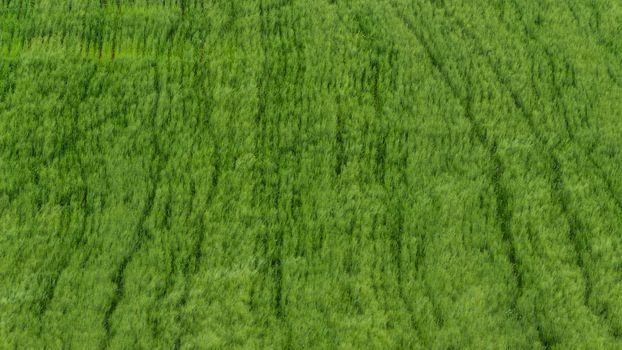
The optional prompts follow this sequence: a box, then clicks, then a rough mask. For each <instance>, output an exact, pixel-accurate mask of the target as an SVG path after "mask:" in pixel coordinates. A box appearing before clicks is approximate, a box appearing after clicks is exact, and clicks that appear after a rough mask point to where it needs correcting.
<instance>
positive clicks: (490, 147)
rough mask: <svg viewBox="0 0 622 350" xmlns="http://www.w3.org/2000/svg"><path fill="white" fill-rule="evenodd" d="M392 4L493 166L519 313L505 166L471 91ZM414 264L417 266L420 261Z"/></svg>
mask: <svg viewBox="0 0 622 350" xmlns="http://www.w3.org/2000/svg"><path fill="white" fill-rule="evenodd" d="M391 7H392V8H393V12H394V13H395V14H396V16H397V17H398V18H399V19H400V20H401V21H402V23H404V25H405V27H406V28H407V29H408V30H409V31H410V32H411V33H412V34H413V35H414V36H415V38H416V39H417V41H418V42H419V43H420V44H421V46H422V47H423V49H424V51H425V54H426V56H427V57H428V59H429V60H430V62H431V63H432V66H433V68H434V69H435V70H436V71H437V72H438V73H439V74H440V77H441V79H442V80H443V81H444V83H445V85H447V86H448V87H449V88H450V90H451V92H452V94H453V95H454V98H455V99H456V100H458V101H459V103H460V104H461V105H462V107H463V108H464V117H465V118H466V119H467V120H468V121H469V123H470V124H471V127H472V129H473V131H474V133H475V136H476V138H477V139H478V140H479V142H480V144H481V145H482V146H483V147H484V149H486V151H487V152H488V155H489V157H490V159H491V160H492V161H493V165H494V168H493V169H492V172H491V174H490V180H491V183H492V185H493V190H494V193H495V197H496V202H497V208H496V209H497V212H496V216H497V220H498V222H499V229H500V231H501V235H502V238H503V240H504V241H506V242H507V244H508V259H509V262H510V265H511V268H512V275H513V276H514V278H515V279H516V284H517V292H516V295H514V296H513V297H512V303H511V305H510V308H511V310H512V312H513V314H516V315H518V313H517V309H516V304H517V299H518V296H520V295H521V294H522V289H523V274H522V271H521V262H520V260H519V259H518V257H517V254H516V247H515V244H514V242H513V237H512V233H511V228H510V222H511V216H512V212H511V210H510V209H509V207H508V202H509V200H510V195H509V194H508V191H507V189H506V188H505V187H504V186H503V184H502V183H501V178H502V177H503V174H504V171H505V168H504V165H503V162H502V161H501V159H500V157H499V155H498V154H497V146H496V143H495V142H493V143H491V142H489V141H488V137H487V135H486V133H485V130H484V128H483V127H482V125H481V124H480V123H479V122H478V121H477V120H476V119H475V117H474V116H473V111H472V99H473V96H471V94H470V93H468V94H467V96H466V97H465V96H463V94H462V93H461V91H460V89H459V87H458V86H457V85H456V83H455V82H454V81H453V80H452V79H451V78H450V76H449V73H448V72H447V70H446V69H445V67H444V65H443V64H441V62H440V61H439V59H438V58H437V57H436V55H434V53H433V51H432V48H431V47H430V43H429V41H428V40H427V39H426V38H425V37H424V35H423V34H422V33H420V32H419V31H417V29H416V26H415V25H414V24H413V23H412V22H410V20H409V19H408V18H406V17H404V16H403V15H402V13H401V12H400V10H399V9H397V8H395V6H394V5H391ZM469 84H472V83H471V82H470V81H469ZM422 253H423V252H421V253H420V252H419V251H418V253H417V255H418V259H417V260H419V261H421V260H422V259H423V256H420V255H421V254H422ZM417 265H419V263H418V264H417ZM438 317H440V316H439V315H436V318H438ZM437 321H440V320H437Z"/></svg>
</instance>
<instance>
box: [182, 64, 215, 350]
mask: <svg viewBox="0 0 622 350" xmlns="http://www.w3.org/2000/svg"><path fill="white" fill-rule="evenodd" d="M200 61H201V62H202V64H205V57H204V56H203V55H202V56H201V59H200ZM204 75H205V74H204V73H203V71H201V73H200V74H199V75H198V76H199V77H198V79H197V81H198V82H199V83H200V82H202V81H205V77H204ZM212 87H213V85H211V84H210V85H209V89H208V94H207V95H208V101H209V100H211V99H212V98H213V91H212ZM203 107H204V108H205V113H206V114H207V115H208V116H210V117H211V116H212V114H213V108H212V107H213V105H212V104H211V103H209V102H205V101H203ZM200 110H201V109H200ZM201 115H203V114H202V113H201ZM209 126H210V124H209V119H208V122H206V123H202V124H201V127H200V128H198V129H197V133H196V134H197V135H202V134H203V133H204V132H205V129H208V131H209V134H210V137H211V140H216V137H215V135H214V133H213V129H212V128H210V127H209ZM199 138H200V136H196V135H195V137H194V141H193V145H194V144H195V143H196V140H197V139H199ZM193 148H194V147H193ZM193 155H194V152H193V153H192V154H191V155H190V159H191V161H190V163H192V159H194V156H193ZM214 157H215V161H214V170H213V172H212V177H211V180H210V181H211V184H210V190H209V191H210V193H209V194H208V195H207V200H208V202H207V203H206V204H205V209H203V210H202V211H201V214H200V215H199V216H198V217H197V218H196V219H195V220H194V225H195V227H196V228H197V229H196V231H197V237H196V242H195V244H194V246H193V249H192V254H191V255H190V256H188V258H187V259H186V261H185V262H184V267H183V271H182V273H183V275H184V278H185V284H184V289H183V292H182V296H181V298H180V300H179V303H178V305H177V315H176V319H177V320H179V322H180V323H182V324H183V323H184V319H183V310H184V309H185V307H186V305H187V304H188V299H189V297H190V291H191V290H192V286H193V283H192V277H193V276H195V275H196V274H197V273H198V272H199V268H200V263H201V261H202V260H203V251H202V247H203V242H205V237H206V234H205V214H206V213H207V212H208V210H209V209H210V205H211V203H212V201H213V199H214V197H215V196H216V188H217V186H218V181H219V177H220V167H219V163H220V157H219V151H218V146H217V144H215V146H214ZM195 186H196V185H195V182H194V180H193V181H192V184H191V193H192V200H191V206H193V202H194V198H195V196H196V187H195ZM191 212H192V210H191ZM188 328H189V327H185V329H184V331H182V332H181V333H179V334H178V335H177V336H176V337H175V340H174V341H173V348H174V349H175V350H177V349H180V348H181V344H182V338H183V336H184V335H185V334H186V333H187V329H188Z"/></svg>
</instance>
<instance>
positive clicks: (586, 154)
mask: <svg viewBox="0 0 622 350" xmlns="http://www.w3.org/2000/svg"><path fill="white" fill-rule="evenodd" d="M512 4H513V5H514V7H515V8H516V9H517V10H518V11H519V14H520V18H521V23H523V27H525V28H526V23H525V21H524V20H523V18H524V17H523V14H522V11H521V10H520V8H519V5H518V3H517V2H516V1H515V0H513V1H512ZM569 6H570V5H569ZM529 37H530V38H531V39H532V40H533V41H534V42H535V43H537V45H538V47H540V48H541V49H542V50H543V51H544V53H545V54H546V55H547V56H548V59H549V62H551V64H552V63H553V58H552V56H553V53H552V52H551V51H550V50H549V49H548V48H547V47H546V46H544V45H542V43H541V40H539V37H536V36H535V35H533V34H532V33H531V32H530V33H529ZM471 40H472V41H473V40H476V39H474V38H472V39H471ZM480 50H481V48H480ZM564 61H566V62H571V61H572V60H571V59H570V58H569V55H567V54H564ZM489 65H491V64H490V63H489ZM571 66H572V67H573V68H574V65H572V64H571ZM510 88H511V87H509V86H508V87H506V90H509V89H510ZM554 89H555V93H556V98H557V100H558V102H559V103H560V104H562V105H563V107H564V120H565V122H566V125H567V126H568V125H569V121H568V118H567V115H566V114H567V113H566V110H567V109H568V106H567V105H566V104H565V103H564V102H563V99H562V96H563V93H562V91H561V89H560V88H559V86H557V84H555V86H554ZM566 129H567V132H568V137H569V141H570V142H572V143H573V144H575V145H577V146H578V148H579V149H580V150H581V153H582V155H583V156H584V157H585V158H586V159H587V160H588V161H589V162H590V163H591V164H592V165H593V166H594V168H595V170H596V173H597V175H598V176H599V177H600V178H601V180H602V181H603V182H604V183H605V185H606V188H607V192H608V195H609V196H610V197H611V199H612V200H613V201H614V203H615V204H616V206H617V207H618V209H620V211H622V197H621V196H620V195H618V194H617V193H616V191H615V190H614V188H613V183H612V181H611V178H610V177H609V175H607V173H606V172H605V171H604V169H603V168H602V166H601V165H599V164H598V163H597V162H596V160H595V159H594V157H593V156H592V154H591V153H590V152H588V151H587V149H586V147H585V146H584V145H582V144H580V143H579V142H577V141H576V138H575V134H574V132H573V131H572V130H571V128H569V127H567V128H566Z"/></svg>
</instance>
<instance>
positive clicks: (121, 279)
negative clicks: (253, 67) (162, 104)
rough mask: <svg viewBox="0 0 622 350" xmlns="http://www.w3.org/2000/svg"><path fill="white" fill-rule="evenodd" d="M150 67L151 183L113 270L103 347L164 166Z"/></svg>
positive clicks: (157, 86) (157, 87) (141, 241)
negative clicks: (130, 239) (127, 243)
mask: <svg viewBox="0 0 622 350" xmlns="http://www.w3.org/2000/svg"><path fill="white" fill-rule="evenodd" d="M152 67H153V69H154V90H155V93H156V95H155V97H154V102H153V106H152V109H151V113H150V119H151V121H150V122H151V132H152V137H151V138H152V140H151V142H152V148H153V156H152V158H151V164H150V168H151V170H150V173H151V174H150V177H151V181H150V183H151V184H150V189H149V192H148V195H147V199H146V201H145V205H144V206H143V209H142V212H141V214H140V216H139V218H138V223H137V225H136V229H135V234H134V239H133V242H130V244H131V245H132V246H131V248H130V251H129V252H128V253H127V254H126V255H125V256H124V257H123V260H122V261H121V264H120V265H119V267H118V268H117V271H116V272H115V275H114V279H113V281H114V284H115V285H116V287H115V293H114V295H113V297H112V300H111V302H110V305H109V307H108V309H107V310H106V312H105V313H104V320H103V327H104V330H105V333H106V336H105V338H104V340H103V344H102V346H101V347H102V348H104V349H105V348H108V347H110V342H111V341H112V337H113V336H114V334H113V330H112V325H111V323H110V322H111V318H112V315H113V314H114V312H115V310H116V308H117V306H118V304H119V302H120V301H121V299H122V298H123V296H124V294H125V271H126V269H127V266H128V265H129V263H130V262H131V260H132V259H133V257H134V255H135V254H136V253H137V252H138V251H139V250H140V249H141V248H142V245H143V244H144V242H145V241H146V240H147V239H148V238H150V235H149V234H148V232H147V228H146V227H145V223H146V221H147V218H148V216H149V214H150V213H151V211H152V209H153V203H154V201H155V195H156V191H157V188H158V184H159V182H160V176H161V174H160V173H161V171H162V169H163V167H164V161H162V156H161V154H160V153H161V152H160V146H159V138H158V134H157V132H156V117H157V112H158V105H159V101H160V94H161V87H160V76H159V70H158V67H157V63H156V62H153V63H152ZM154 163H155V164H154Z"/></svg>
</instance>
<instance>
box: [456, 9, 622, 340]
mask: <svg viewBox="0 0 622 350" xmlns="http://www.w3.org/2000/svg"><path fill="white" fill-rule="evenodd" d="M445 18H447V19H448V20H450V18H449V17H447V16H445ZM451 19H453V20H454V21H455V22H456V23H457V25H458V26H459V27H460V29H461V31H462V33H464V34H465V36H466V37H467V38H468V39H469V40H470V41H471V43H473V44H474V46H475V47H474V48H475V49H476V51H477V52H478V53H479V55H480V56H483V57H485V58H486V63H487V64H488V66H489V67H490V68H491V70H492V72H493V73H494V75H495V77H496V79H497V81H498V82H499V83H500V84H501V86H502V87H503V88H504V89H505V90H506V92H508V94H509V95H510V97H512V100H513V103H514V106H515V107H516V109H517V110H518V111H519V112H520V113H521V114H522V115H523V116H524V117H525V119H526V121H527V124H528V126H529V128H530V130H531V132H532V134H533V135H534V136H535V137H536V140H537V141H538V143H539V148H541V150H542V151H543V154H544V155H545V156H546V157H547V158H548V162H549V164H550V169H551V191H552V193H553V195H554V196H555V197H556V198H557V199H558V201H559V203H560V208H561V210H562V213H563V214H564V216H565V217H566V221H567V223H568V225H569V230H570V232H569V234H570V235H576V231H577V230H578V229H579V228H580V227H581V226H580V224H579V222H578V221H577V218H576V216H575V217H574V219H573V217H572V215H574V213H571V212H569V210H568V208H569V204H568V198H567V195H566V194H565V185H564V182H563V172H562V169H561V162H560V161H559V159H558V158H557V156H556V155H555V148H556V147H557V145H555V146H553V147H550V146H548V145H547V143H546V142H545V141H546V138H545V137H544V136H543V134H542V132H541V131H540V130H539V129H537V128H536V127H535V123H534V119H533V114H532V113H531V111H529V110H528V109H527V108H526V107H525V104H524V102H523V100H522V98H521V97H520V95H519V94H518V93H517V92H516V91H515V90H514V89H513V88H512V86H511V85H510V83H509V82H508V78H507V77H505V76H504V75H503V74H501V72H500V70H499V69H498V67H497V66H496V65H495V64H494V62H493V61H492V58H491V55H489V54H487V53H486V52H485V50H484V49H483V47H482V46H481V42H480V40H479V39H478V38H477V36H476V35H474V34H473V33H471V31H469V30H468V29H467V28H466V26H465V25H464V23H463V22H462V20H461V19H460V18H456V17H455V16H453V17H451ZM570 142H574V141H573V140H572V139H570ZM571 241H572V245H573V248H574V249H576V243H575V240H574V239H571ZM582 265H583V264H582V262H578V267H579V269H580V271H581V274H582V275H583V278H587V271H585V268H584V266H582ZM587 281H588V280H586V285H587ZM585 301H586V300H585V297H584V300H583V302H584V306H585V307H586V308H587V310H589V311H590V312H591V313H592V314H593V315H594V316H596V317H597V319H600V320H604V318H603V317H602V316H601V315H600V314H599V313H597V312H595V311H594V310H593V309H592V308H591V307H590V306H589V304H588V303H586V302H585ZM604 321H606V320H604ZM606 324H607V323H605V325H606ZM606 328H607V327H606ZM538 332H539V336H540V340H541V341H542V342H543V345H544V346H545V347H546V348H549V347H550V346H553V345H555V344H552V343H551V342H550V341H549V340H548V339H546V337H544V336H543V334H542V333H541V329H540V327H538ZM608 332H609V334H610V335H614V334H613V333H612V332H611V330H610V329H608Z"/></svg>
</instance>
